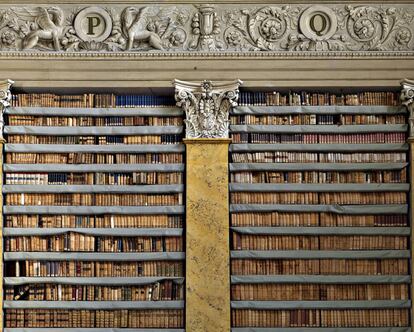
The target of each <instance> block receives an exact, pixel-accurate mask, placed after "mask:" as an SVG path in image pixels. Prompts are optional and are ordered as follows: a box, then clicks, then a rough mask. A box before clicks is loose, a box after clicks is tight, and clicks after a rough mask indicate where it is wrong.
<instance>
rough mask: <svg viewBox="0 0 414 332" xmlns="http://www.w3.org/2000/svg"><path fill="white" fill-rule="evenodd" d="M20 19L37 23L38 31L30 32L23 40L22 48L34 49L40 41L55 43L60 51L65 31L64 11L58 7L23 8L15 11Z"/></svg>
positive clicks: (55, 46) (56, 48) (55, 47)
mask: <svg viewBox="0 0 414 332" xmlns="http://www.w3.org/2000/svg"><path fill="white" fill-rule="evenodd" d="M14 11H15V13H16V15H17V16H18V17H19V18H23V19H26V20H28V21H34V22H35V23H36V25H37V26H36V30H34V31H32V32H29V33H28V34H27V35H26V36H25V37H24V39H23V43H22V48H23V49H31V48H34V47H35V46H36V45H37V44H38V42H39V40H47V41H52V42H53V47H54V49H55V51H60V39H61V37H62V36H63V34H64V31H63V20H64V15H63V11H62V10H61V9H60V8H58V7H49V8H44V7H38V8H33V9H32V8H30V9H28V8H21V9H15V10H14Z"/></svg>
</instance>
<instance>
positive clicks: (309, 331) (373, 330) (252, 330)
mask: <svg viewBox="0 0 414 332" xmlns="http://www.w3.org/2000/svg"><path fill="white" fill-rule="evenodd" d="M6 330H7V329H6ZM6 330H5V332H26V331H6ZM27 332H32V331H27ZM33 332H34V331H33ZM76 332H77V331H76ZM79 332H81V331H79ZM103 332H104V331H103ZM158 332H160V331H158ZM231 332H411V328H410V327H269V328H265V327H238V328H234V327H233V328H232V329H231Z"/></svg>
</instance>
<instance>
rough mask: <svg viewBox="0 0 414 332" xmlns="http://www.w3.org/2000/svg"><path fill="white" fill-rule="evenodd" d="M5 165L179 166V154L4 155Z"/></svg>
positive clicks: (11, 153) (180, 161) (15, 153)
mask: <svg viewBox="0 0 414 332" xmlns="http://www.w3.org/2000/svg"><path fill="white" fill-rule="evenodd" d="M6 163H7V164H181V163H183V155H182V154H181V153H17V152H8V153H6Z"/></svg>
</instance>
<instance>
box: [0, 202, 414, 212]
mask: <svg viewBox="0 0 414 332" xmlns="http://www.w3.org/2000/svg"><path fill="white" fill-rule="evenodd" d="M5 208H6V207H5ZM230 212H233V213H235V212H236V213H237V212H239V213H241V212H327V213H336V214H407V213H408V205H407V204H388V205H378V204H377V205H368V204H364V205H339V204H332V205H311V204H306V205H303V204H230Z"/></svg>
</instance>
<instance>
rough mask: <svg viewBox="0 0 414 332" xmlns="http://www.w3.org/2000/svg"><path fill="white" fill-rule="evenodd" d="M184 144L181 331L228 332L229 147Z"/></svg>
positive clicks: (213, 142) (211, 142) (220, 142)
mask: <svg viewBox="0 0 414 332" xmlns="http://www.w3.org/2000/svg"><path fill="white" fill-rule="evenodd" d="M230 141H231V140H230V139H221V138H196V139H185V140H184V142H185V144H186V151H187V152H186V153H187V157H186V158H187V163H186V168H187V171H186V172H187V189H186V197H187V198H186V200H187V201H186V331H187V332H229V331H230V279H229V278H230V277H229V276H230V267H229V261H230V247H229V194H228V146H229V143H230Z"/></svg>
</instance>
